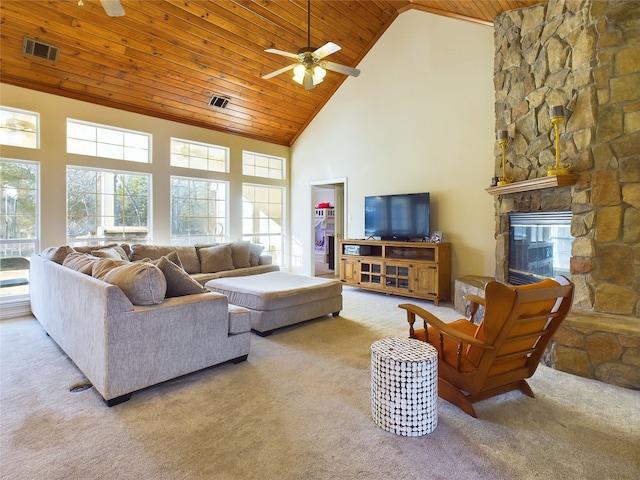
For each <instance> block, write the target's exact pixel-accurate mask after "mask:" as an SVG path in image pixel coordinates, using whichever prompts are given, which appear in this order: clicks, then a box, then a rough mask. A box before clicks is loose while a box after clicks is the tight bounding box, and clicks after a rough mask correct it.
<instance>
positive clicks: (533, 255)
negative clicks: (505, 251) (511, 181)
mask: <svg viewBox="0 0 640 480" xmlns="http://www.w3.org/2000/svg"><path fill="white" fill-rule="evenodd" d="M572 241H573V237H572V236H571V212H531V213H520V212H518V213H515V212H514V213H510V214H509V264H508V273H509V274H508V281H509V283H510V284H511V285H527V284H530V283H535V282H539V281H540V280H541V279H543V278H548V277H551V278H553V277H556V276H557V275H565V276H566V277H568V278H570V268H569V263H570V258H571V242H572Z"/></svg>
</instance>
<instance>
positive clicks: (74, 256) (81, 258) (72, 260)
mask: <svg viewBox="0 0 640 480" xmlns="http://www.w3.org/2000/svg"><path fill="white" fill-rule="evenodd" d="M99 260H100V259H99V258H97V257H94V256H93V255H90V254H88V253H79V252H73V253H70V254H69V255H67V256H66V257H65V259H64V261H63V262H62V265H64V266H65V267H67V268H71V269H73V270H77V271H78V272H81V273H84V274H87V275H91V273H92V270H93V264H94V263H96V262H97V261H99Z"/></svg>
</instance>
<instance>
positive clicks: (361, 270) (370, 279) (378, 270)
mask: <svg viewBox="0 0 640 480" xmlns="http://www.w3.org/2000/svg"><path fill="white" fill-rule="evenodd" d="M358 285H360V286H362V287H366V288H376V289H378V288H381V289H383V288H384V262H381V261H373V260H369V259H368V258H367V257H363V258H360V259H358Z"/></svg>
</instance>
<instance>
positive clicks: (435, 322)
mask: <svg viewBox="0 0 640 480" xmlns="http://www.w3.org/2000/svg"><path fill="white" fill-rule="evenodd" d="M398 307H400V308H402V309H404V310H406V311H407V321H408V322H409V325H411V327H412V328H413V322H415V317H416V315H417V316H418V317H420V318H422V319H423V320H424V323H425V328H426V326H427V324H428V325H431V326H432V327H433V328H435V329H436V330H437V331H438V332H441V333H442V334H444V335H447V336H449V337H451V338H454V339H455V340H457V341H458V342H461V343H465V344H467V345H473V346H474V347H480V348H484V349H485V350H494V349H495V347H494V346H493V345H489V344H487V343H485V342H483V341H482V340H478V339H477V338H474V337H472V336H470V335H467V334H466V333H462V332H460V331H459V330H456V329H455V328H453V327H451V326H450V325H449V324H448V323H445V322H443V321H442V320H440V319H439V318H438V317H436V316H435V315H434V314H433V313H431V312H429V311H427V310H425V309H424V308H422V307H419V306H417V305H413V304H411V303H403V304H400V305H398Z"/></svg>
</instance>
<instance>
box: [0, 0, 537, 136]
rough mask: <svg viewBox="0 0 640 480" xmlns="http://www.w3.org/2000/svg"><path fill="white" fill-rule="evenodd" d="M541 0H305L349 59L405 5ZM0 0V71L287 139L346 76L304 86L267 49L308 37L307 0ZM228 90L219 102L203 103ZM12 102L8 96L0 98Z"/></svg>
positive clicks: (136, 108) (116, 104)
mask: <svg viewBox="0 0 640 480" xmlns="http://www.w3.org/2000/svg"><path fill="white" fill-rule="evenodd" d="M544 1H545V0H344V1H339V0H313V1H312V2H311V30H310V37H311V41H310V43H311V46H313V47H316V48H317V47H321V46H323V45H324V44H326V43H327V42H329V41H331V42H334V43H336V44H338V45H339V46H340V47H341V50H340V51H338V52H336V53H334V54H332V55H331V56H330V57H329V58H328V59H329V60H330V61H332V62H335V63H340V64H343V65H347V66H351V67H357V65H358V63H359V62H360V61H361V60H362V59H363V58H364V56H365V55H366V54H367V52H368V51H369V50H370V49H371V48H372V46H373V45H374V44H375V42H376V41H377V40H378V38H380V36H381V35H382V34H383V33H384V31H385V30H386V29H387V28H388V27H389V25H391V23H392V22H393V20H394V19H395V18H396V17H397V15H399V14H400V13H402V12H404V11H406V10H407V9H417V10H421V11H425V12H430V13H435V14H439V15H445V16H449V17H452V18H457V19H463V20H468V21H474V22H478V23H483V24H486V25H490V24H491V23H492V21H493V18H494V17H495V15H497V14H499V13H502V12H504V11H506V10H509V9H512V8H521V7H526V6H529V5H533V4H536V3H542V2H544ZM83 3H84V5H83V6H80V5H79V4H78V0H31V1H17V0H3V1H1V2H0V15H1V22H2V23H1V31H0V65H1V66H2V71H1V72H0V81H1V82H4V83H7V84H12V85H17V86H20V87H24V88H29V89H32V90H37V91H43V92H46V93H52V94H56V95H62V96H65V97H68V98H74V99H77V100H81V101H86V102H91V103H96V104H100V105H105V106H110V107H113V108H118V109H121V110H126V111H131V112H136V113H141V114H144V115H150V116H154V117H159V118H164V119H167V120H172V121H177V122H182V123H186V124H190V125H195V126H200V127H204V128H209V129H213V130H217V131H222V132H227V133H232V134H236V135H242V136H245V137H248V138H255V139H259V140H264V141H267V142H271V143H276V144H279V145H291V143H292V142H293V141H295V139H296V138H297V137H298V136H299V135H300V133H301V132H302V131H303V130H304V128H305V127H306V126H307V125H308V124H309V123H310V122H311V120H312V119H313V118H314V117H315V115H316V114H317V113H318V112H319V111H320V109H321V108H322V107H323V106H324V105H325V104H326V102H327V101H328V100H329V99H330V98H331V96H332V95H333V93H335V91H336V90H337V89H338V88H339V87H340V85H341V84H342V83H343V82H344V81H345V80H346V79H347V78H348V77H347V76H346V75H341V74H338V73H336V72H328V73H327V76H326V77H325V80H324V81H323V82H322V83H321V84H319V85H317V86H316V87H315V88H314V89H312V90H309V91H305V90H304V88H303V87H302V86H300V85H298V84H297V83H295V82H293V80H292V78H291V77H292V74H291V72H286V73H283V74H281V75H278V76H276V77H274V78H272V79H268V80H263V79H262V78H261V76H262V75H265V74H267V73H271V72H273V71H276V70H278V69H280V68H283V67H286V66H287V65H289V64H291V63H293V62H294V60H293V59H290V58H287V57H283V56H280V55H276V54H272V53H266V52H265V49H267V48H275V49H278V50H283V51H287V52H291V53H295V52H297V50H298V49H299V48H301V47H305V46H307V43H308V42H307V35H308V24H307V21H308V4H307V1H305V0H215V1H207V0H121V3H122V5H123V8H124V10H125V16H123V17H109V16H107V15H106V13H105V11H104V9H103V8H102V5H101V4H100V2H99V0H84V2H83ZM24 37H29V38H33V39H36V40H37V41H40V42H43V43H46V44H49V45H54V46H56V47H59V48H60V54H59V57H58V62H57V63H53V62H50V61H47V60H44V59H40V58H34V57H32V56H28V55H24V54H22V42H23V38H24ZM212 95H220V96H225V97H228V98H230V102H229V104H228V107H227V108H226V109H221V108H217V107H212V106H210V105H208V102H209V99H210V98H211V96H212ZM4 103H5V104H8V105H9V106H10V103H8V102H6V101H5V102H4Z"/></svg>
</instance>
